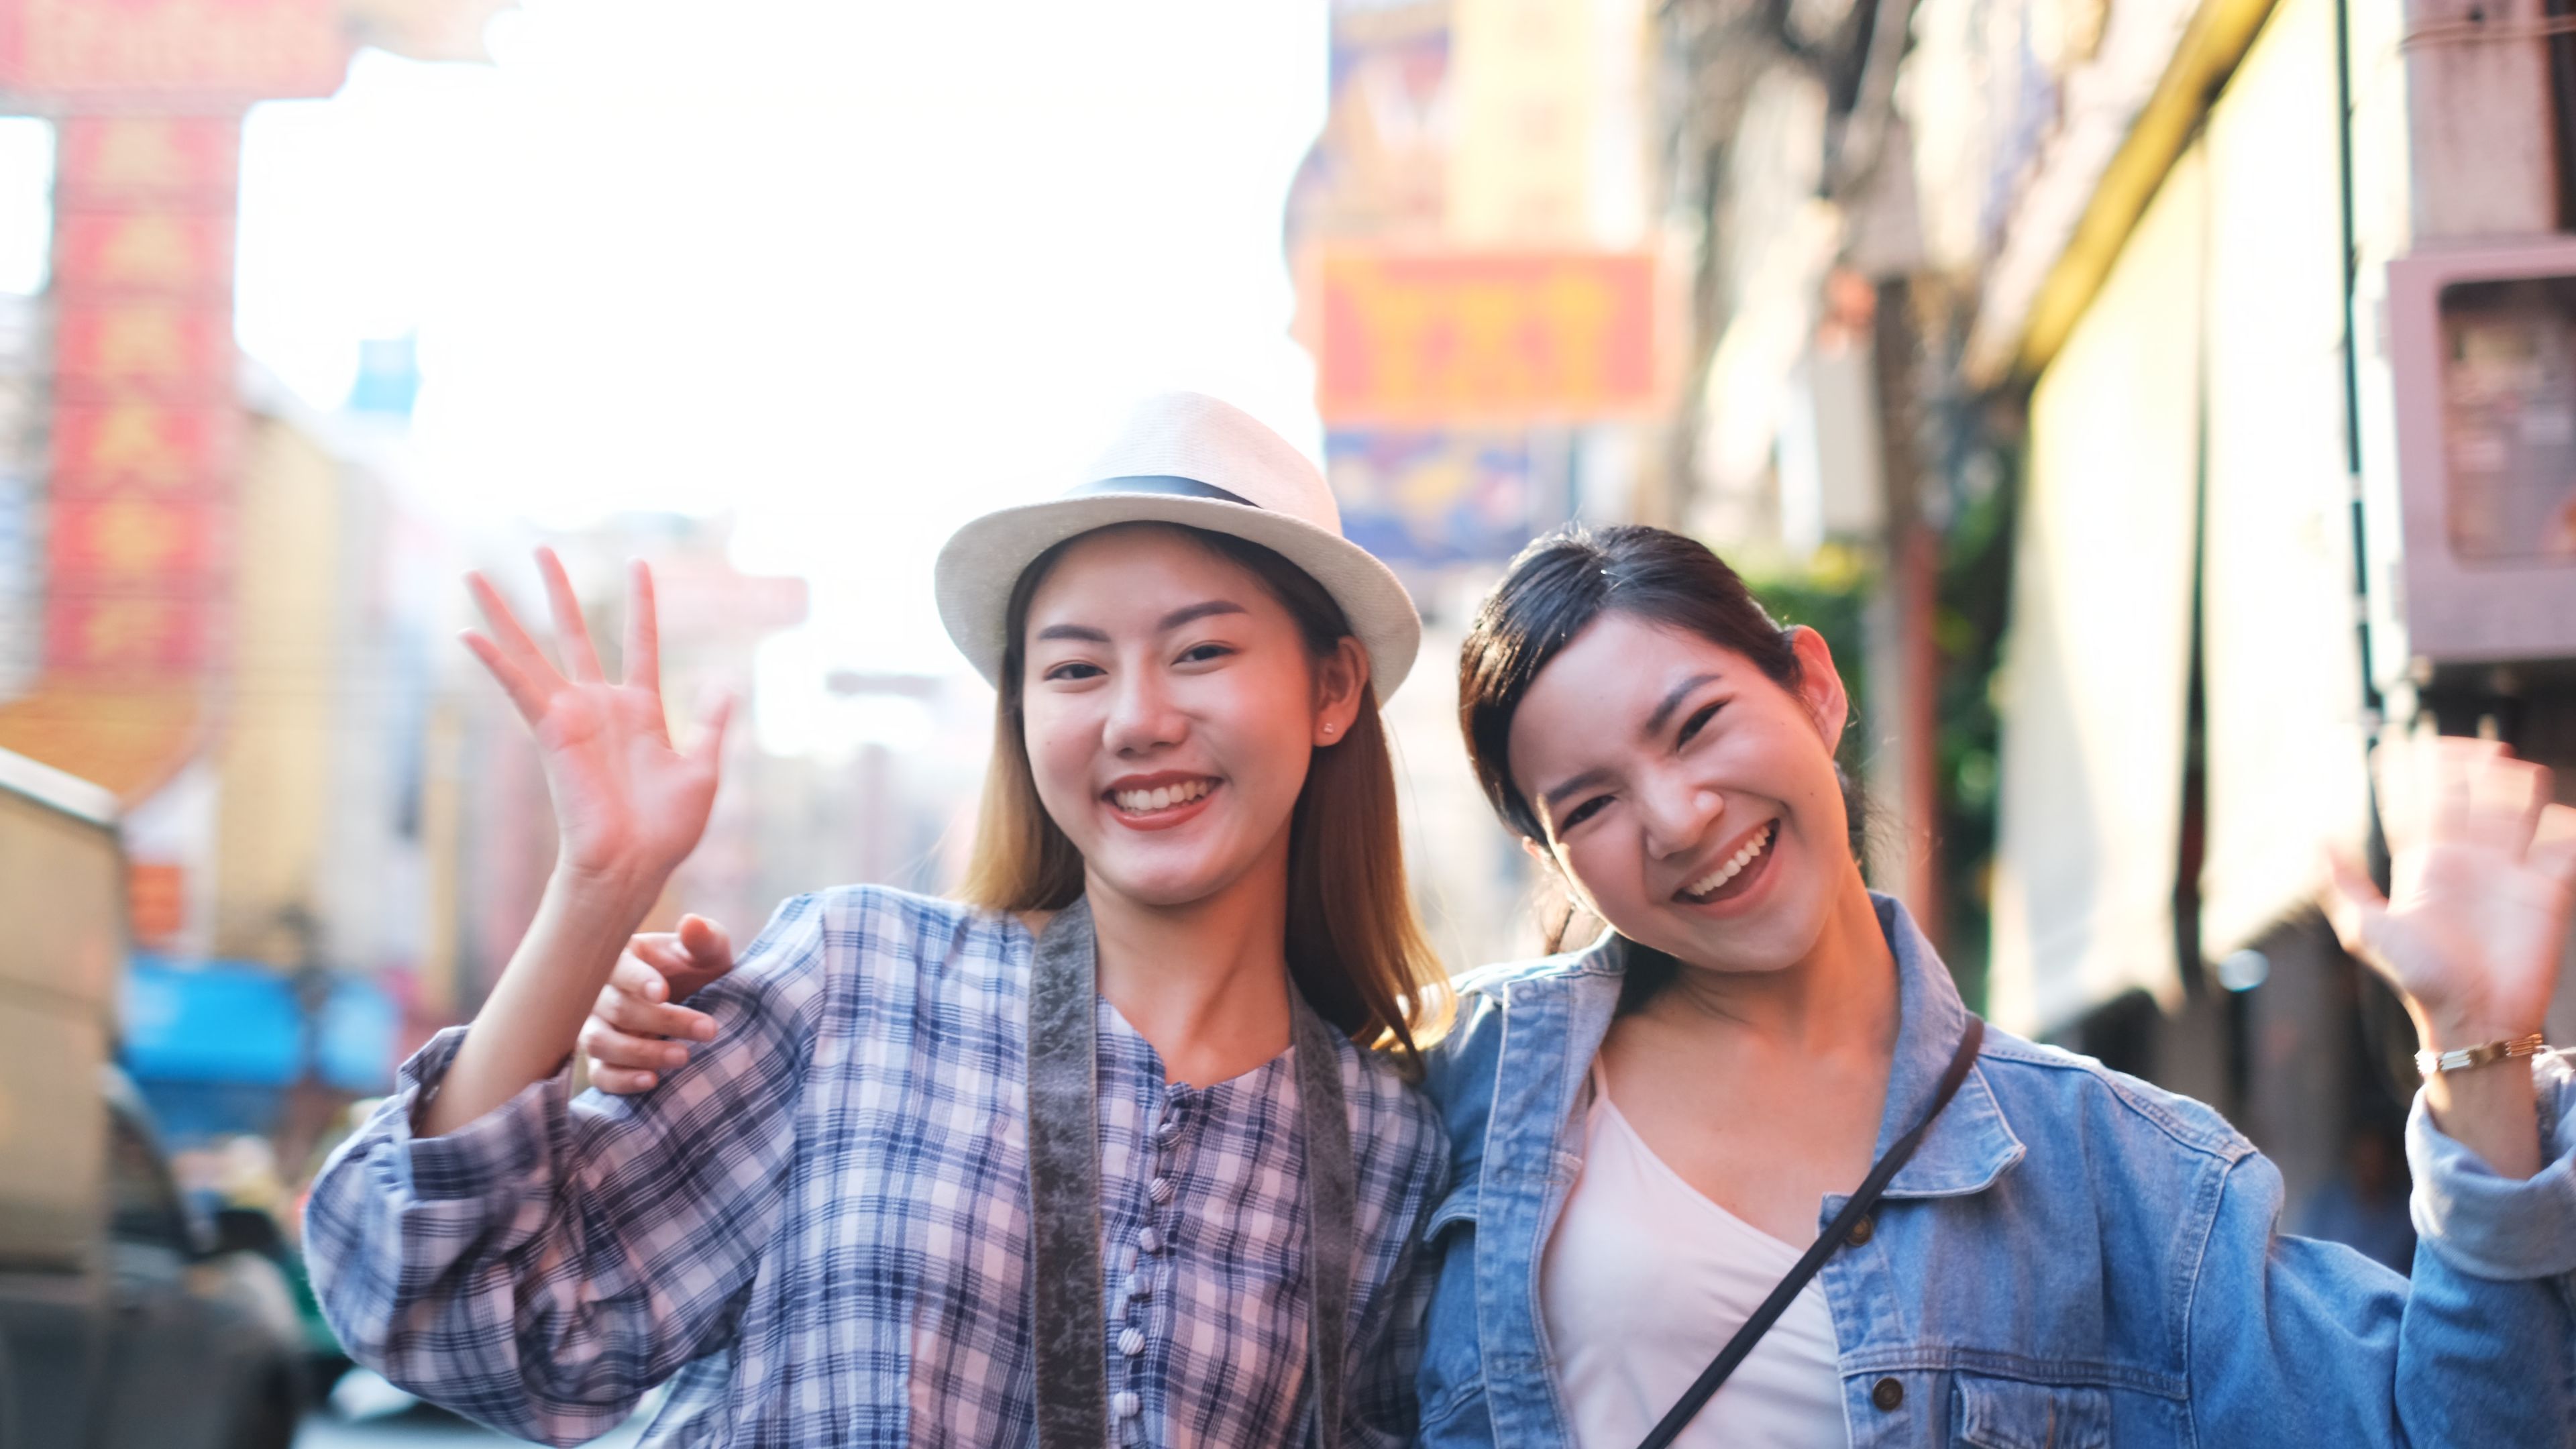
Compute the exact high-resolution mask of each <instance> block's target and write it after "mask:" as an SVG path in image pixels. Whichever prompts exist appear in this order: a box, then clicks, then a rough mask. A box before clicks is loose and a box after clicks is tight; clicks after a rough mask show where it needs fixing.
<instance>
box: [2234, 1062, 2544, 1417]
mask: <svg viewBox="0 0 2576 1449" xmlns="http://www.w3.org/2000/svg"><path fill="white" fill-rule="evenodd" d="M2535 1071H2536V1073H2537V1074H2538V1076H2539V1079H2540V1081H2539V1085H2540V1088H2541V1116H2542V1123H2543V1135H2544V1141H2545V1143H2546V1145H2547V1147H2548V1149H2549V1151H2548V1156H2549V1158H2550V1161H2549V1163H2548V1165H2547V1166H2545V1167H2543V1168H2542V1169H2541V1171H2540V1173H2539V1174H2538V1175H2537V1176H2535V1177H2533V1178H2531V1179H2529V1180H2527V1181H2523V1182H2513V1181H2509V1180H2507V1179H2505V1178H2503V1177H2500V1176H2498V1175H2497V1174H2496V1173H2494V1172H2493V1171H2492V1170H2490V1169H2489V1168H2488V1167H2487V1166H2486V1165H2485V1164H2484V1163H2483V1162H2481V1161H2479V1159H2478V1158H2477V1156H2476V1155H2475V1154H2474V1153H2472V1152H2470V1151H2469V1150H2468V1149H2467V1148H2465V1147H2463V1146H2461V1145H2460V1144H2459V1143H2458V1142H2456V1141H2453V1140H2452V1139H2451V1138H2449V1137H2447V1136H2445V1135H2444V1134H2443V1133H2442V1132H2441V1130H2440V1129H2439V1128H2437V1127H2435V1126H2434V1125H2433V1123H2432V1120H2431V1118H2430V1117H2429V1116H2428V1115H2427V1114H2426V1112H2425V1110H2424V1107H2423V1104H2422V1102H2421V1100H2420V1099H2419V1100H2418V1102H2417V1104H2416V1107H2415V1111H2414V1115H2413V1117H2412V1119H2411V1120H2410V1121H2409V1122H2408V1124H2407V1155H2408V1158H2409V1161H2410V1164H2411V1165H2412V1167H2413V1169H2414V1172H2415V1180H2416V1187H2415V1201H2414V1214H2415V1221H2416V1227H2417V1231H2418V1233H2419V1235H2420V1236H2419V1241H2418V1246H2417V1249H2416V1254H2415V1265H2414V1275H2413V1278H2412V1279H2411V1280H2408V1279H2401V1278H2399V1277H2398V1276H2397V1275H2395V1274H2394V1273H2390V1272H2388V1271H2386V1270H2385V1269H2383V1268H2380V1267H2379V1266H2378V1265H2376V1264H2374V1263H2371V1262H2369V1261H2368V1260H2366V1259H2364V1258H2363V1257H2362V1256H2361V1255H2360V1254H2358V1253H2355V1252H2352V1251H2351V1250H2349V1249H2346V1248H2343V1247H2341V1246H2340V1245H2336V1244H2329V1243H2320V1242H2314V1241H2311V1240H2308V1239H2305V1238H2294V1237H2285V1236H2281V1235H2280V1234H2279V1233H2278V1232H2277V1225H2278V1222H2279V1218H2280V1211H2281V1199H2282V1193H2281V1180H2280V1175H2279V1173H2278V1172H2277V1171H2275V1170H2274V1169H2273V1167H2272V1165H2271V1163H2270V1162H2269V1161H2267V1160H2265V1159H2264V1158H2262V1157H2260V1156H2257V1155H2251V1154H2249V1155H2248V1156H2246V1157H2245V1158H2243V1159H2241V1160H2239V1161H2238V1162H2236V1163H2235V1164H2234V1165H2233V1167H2232V1168H2231V1169H2230V1171H2229V1173H2228V1176H2227V1178H2226V1180H2225V1183H2224V1186H2223V1188H2222V1189H2221V1198H2220V1202H2219V1209H2218V1212H2217V1214H2216V1217H2215V1219H2214V1221H2213V1222H2212V1224H2211V1229H2210V1238H2209V1242H2208V1244H2207V1247H2206V1249H2205V1253H2204V1258H2203V1261H2202V1264H2201V1266H2200V1271H2199V1272H2198V1274H2197V1275H2196V1278H2197V1282H2198V1285H2199V1288H2198V1291H2197V1292H2196V1293H2195V1294H2194V1296H2193V1300H2192V1303H2193V1307H2192V1310H2191V1323H2190V1339H2189V1343H2190V1354H2191V1375H2190V1377H2191V1384H2192V1395H2191V1397H2192V1403H2191V1412H2192V1417H2193V1420H2194V1422H2195V1428H2196V1429H2197V1431H2198V1438H2199V1440H2200V1442H2201V1443H2204V1444H2246V1443H2258V1442H2262V1439H2261V1437H2260V1436H2265V1435H2297V1436H2298V1437H2299V1439H2300V1440H2301V1441H2303V1442H2307V1443H2316V1444H2328V1443H2331V1444H2336V1445H2346V1444H2350V1445H2392V1446H2394V1445H2436V1444H2497V1445H2502V1444H2516V1445H2522V1444H2529V1445H2543V1444H2566V1443H2571V1442H2576V1394H2572V1393H2571V1371H2576V1326H2571V1319H2570V1302H2571V1300H2570V1292H2571V1289H2576V1279H2571V1277H2570V1270H2571V1269H2576V1121H2571V1119H2570V1114H2569V1110H2568V1109H2569V1107H2570V1105H2571V1103H2570V1095H2571V1093H2570V1085H2569V1076H2568V1072H2567V1070H2566V1068H2565V1067H2564V1065H2562V1064H2560V1063H2558V1062H2555V1061H2544V1062H2542V1063H2541V1064H2539V1065H2537V1066H2536V1067H2535ZM2219 1285H2231V1288H2232V1290H2233V1291H2226V1290H2220V1289H2219ZM2234 1285H2241V1287H2240V1286H2234Z"/></svg>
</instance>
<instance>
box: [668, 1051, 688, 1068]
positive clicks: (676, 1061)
mask: <svg viewBox="0 0 2576 1449" xmlns="http://www.w3.org/2000/svg"><path fill="white" fill-rule="evenodd" d="M688 1062H689V1049H688V1048H687V1047H673V1048H671V1049H670V1050H669V1051H666V1052H664V1053H662V1065H664V1066H666V1067H680V1066H686V1065H688Z"/></svg>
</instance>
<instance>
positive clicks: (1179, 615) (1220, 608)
mask: <svg viewBox="0 0 2576 1449" xmlns="http://www.w3.org/2000/svg"><path fill="white" fill-rule="evenodd" d="M1251 612H1252V611H1251V610H1250V609H1247V608H1245V607H1243V606H1242V605H1241V604H1238V603H1235V602H1234V601H1233V600H1231V599H1210V600H1208V601H1207V602H1206V603H1204V604H1192V605H1190V606H1189V607H1188V608H1186V609H1174V610H1173V611H1172V612H1170V613H1168V614H1165V615H1164V616H1163V619H1162V622H1161V623H1159V624H1156V625H1155V626H1154V631H1155V632H1156V633H1158V634H1161V633H1169V632H1171V631H1172V630H1174V629H1177V628H1179V627H1181V626H1182V625H1183V624H1189V623H1195V622H1196V621H1198V620H1200V619H1205V618H1207V617H1209V616H1210V615H1214V614H1249V613H1251Z"/></svg>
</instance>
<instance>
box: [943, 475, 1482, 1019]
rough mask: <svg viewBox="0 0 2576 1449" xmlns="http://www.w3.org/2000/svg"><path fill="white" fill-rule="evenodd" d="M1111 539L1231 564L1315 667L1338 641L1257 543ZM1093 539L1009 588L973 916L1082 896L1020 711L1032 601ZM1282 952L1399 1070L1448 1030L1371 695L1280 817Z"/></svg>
mask: <svg viewBox="0 0 2576 1449" xmlns="http://www.w3.org/2000/svg"><path fill="white" fill-rule="evenodd" d="M1113 527H1117V528H1168V529H1171V530H1173V531H1175V532H1177V533H1180V534H1182V535H1184V536H1186V537H1187V538H1189V539H1190V541H1191V542H1193V543H1196V544H1198V545H1199V546H1200V547H1202V548H1205V549H1207V550H1208V551H1210V552H1212V553H1214V554H1216V555H1217V556H1218V557H1220V558H1223V559H1225V560H1227V561H1229V562H1231V563H1234V564H1237V565H1240V566H1241V567H1242V568H1243V569H1244V570H1245V571H1246V572H1247V573H1250V574H1251V575H1252V576H1253V578H1255V579H1256V580H1258V581H1260V583H1261V585H1262V587H1263V588H1265V589H1267V590H1269V592H1270V594H1271V596H1272V597H1274V598H1276V599H1277V600H1278V601H1279V602H1280V604H1281V605H1282V606H1284V607H1285V608H1286V609H1287V610H1288V614H1289V617H1290V618H1292V619H1294V620H1296V622H1297V630H1298V633H1299V634H1301V635H1302V636H1303V637H1304V640H1305V644H1306V650H1307V653H1308V656H1309V657H1310V658H1311V659H1313V660H1317V661H1321V660H1322V659H1324V658H1325V657H1327V656H1329V655H1330V654H1331V653H1332V652H1333V650H1334V649H1336V648H1337V647H1339V645H1340V644H1341V641H1342V640H1343V639H1345V638H1347V637H1349V636H1350V633H1351V627H1350V623H1349V621H1348V620H1347V619H1346V618H1344V617H1343V614H1342V608H1341V605H1339V604H1337V603H1335V602H1334V601H1333V596H1332V595H1331V594H1330V593H1328V592H1326V591H1325V589H1324V586H1323V585H1321V584H1319V583H1317V582H1315V580H1314V578H1313V577H1312V576H1310V575H1309V574H1307V572H1306V571H1305V570H1304V569H1301V568H1299V567H1297V566H1296V565H1295V564H1292V563H1290V562H1289V561H1288V560H1286V559H1284V558H1282V557H1280V556H1279V555H1278V554H1277V553H1274V552H1272V551H1271V550H1269V549H1267V548H1264V547H1262V546H1261V545H1259V544H1257V543H1251V542H1248V541H1246V540H1244V539H1240V538H1236V537H1234V536H1233V535H1232V534H1225V533H1213V532H1210V531H1208V530H1206V529H1198V528H1188V527H1184V526H1182V525H1179V524H1117V525H1113ZM1105 531H1107V530H1094V531H1093V533H1099V532H1105ZM1092 536H1093V534H1091V533H1086V534H1080V535H1077V536H1076V537H1075V538H1070V539H1066V540H1065V541H1064V542H1062V543H1059V544H1057V545H1055V546H1054V547H1053V548H1050V549H1048V550H1047V551H1046V552H1045V553H1042V554H1040V555H1038V556H1037V558H1036V559H1035V560H1034V561H1032V562H1031V563H1030V564H1029V566H1028V567H1027V568H1025V569H1022V570H1021V571H1020V577H1019V580H1018V581H1017V582H1016V583H1014V584H1013V585H1012V586H1011V599H1010V605H1009V609H1008V611H1007V612H1006V614H1005V615H1004V622H1003V628H1004V629H1005V630H1007V631H1008V632H1007V633H1006V634H1005V635H1004V642H1003V648H1002V669H1001V684H1000V691H999V697H998V698H997V699H996V700H995V701H994V706H993V759H992V763H991V765H990V766H989V767H988V768H987V769H986V770H985V774H984V799H983V805H982V807H981V813H980V816H979V818H978V820H977V823H976V829H975V848H974V852H973V855H972V858H971V859H970V860H969V861H968V863H967V867H966V883H965V885H964V887H963V888H962V889H961V890H960V891H959V895H960V896H961V897H962V898H963V899H965V900H967V901H970V902H972V903H974V904H976V905H980V906H987V907H990V908H992V909H995V910H1005V911H1053V910H1061V909H1063V908H1064V907H1066V906H1069V905H1071V904H1073V902H1074V901H1075V900H1077V899H1078V898H1080V896H1081V895H1082V890H1083V871H1082V853H1081V852H1080V851H1078V850H1076V849H1074V845H1073V842H1072V840H1070V839H1069V838H1067V837H1066V835H1065V833H1064V831H1063V830H1061V829H1059V828H1058V827H1057V825H1056V823H1055V821H1054V819H1053V818H1052V817H1050V816H1049V815H1048V814H1047V813H1046V807H1045V805H1044V804H1043V803H1042V802H1040V800H1039V799H1038V792H1037V779H1036V776H1035V775H1034V774H1033V773H1032V772H1031V770H1030V767H1029V749H1028V734H1027V726H1028V722H1027V716H1026V713H1025V712H1024V710H1023V708H1022V705H1021V699H1022V686H1023V680H1022V675H1023V674H1024V672H1025V671H1026V669H1027V665H1028V650H1027V633H1028V618H1029V603H1030V600H1031V599H1032V598H1034V597H1035V596H1036V594H1037V591H1038V586H1039V585H1040V584H1042V583H1044V582H1045V581H1046V577H1047V575H1048V574H1049V573H1050V572H1052V571H1053V570H1054V568H1055V566H1056V564H1057V563H1058V562H1059V561H1060V560H1062V559H1063V557H1064V553H1065V550H1066V549H1068V548H1070V547H1072V546H1073V544H1075V543H1076V542H1079V541H1080V540H1081V539H1084V538H1089V537H1092ZM1287 955H1288V971H1289V974H1290V975H1291V976H1292V977H1294V978H1295V980H1296V982H1297V989H1298V991H1299V992H1301V993H1303V994H1304V996H1305V998H1306V1000H1307V1002H1308V1003H1309V1004H1311V1005H1312V1006H1313V1007H1314V1008H1315V1010H1316V1012H1317V1013H1318V1014H1320V1015H1321V1016H1322V1017H1323V1018H1324V1019H1325V1020H1326V1021H1329V1022H1331V1023H1332V1024H1333V1025H1334V1026H1336V1027H1338V1028H1340V1029H1341V1030H1343V1031H1345V1032H1348V1033H1349V1034H1350V1036H1351V1039H1352V1040H1353V1041H1356V1042H1358V1043H1360V1044H1361V1045H1363V1046H1371V1047H1393V1048H1394V1049H1396V1050H1397V1051H1398V1052H1399V1053H1400V1054H1401V1055H1402V1057H1403V1059H1404V1062H1405V1064H1406V1065H1407V1066H1408V1068H1410V1067H1414V1066H1418V1065H1419V1061H1420V1055H1421V1049H1422V1048H1423V1047H1425V1046H1428V1045H1429V1044H1430V1043H1431V1042H1432V1041H1433V1040H1434V1039H1436V1038H1437V1037H1438V1036H1439V1034H1440V1031H1441V1029H1442V1028H1443V1027H1445V1026H1446V1024H1447V1021H1448V1016H1449V1012H1450V1010H1451V1007H1452V1002H1451V1000H1450V997H1449V992H1448V986H1447V979H1448V978H1447V975H1446V973H1444V972H1442V971H1441V969H1440V967H1439V962H1438V958H1436V957H1435V956H1433V955H1432V953H1431V947H1430V945H1429V943H1428V942H1427V941H1426V940H1425V939H1424V937H1423V934H1422V926H1421V923H1420V922H1419V921H1418V920H1416V919H1415V917H1414V914H1413V899H1412V896H1411V894H1410V893H1409V891H1408V890H1407V888H1406V884H1405V877H1404V843H1403V839H1402V836H1401V834H1400V833H1399V831H1398V829H1397V823H1396V797H1395V764H1394V761H1393V759H1392V758H1391V757H1390V756H1389V754H1388V751H1387V743H1386V730H1385V726H1384V725H1383V724H1382V723H1381V722H1380V721H1379V719H1378V707H1377V689H1376V686H1375V684H1374V683H1372V684H1371V686H1370V687H1369V688H1368V689H1367V690H1366V691H1364V692H1363V694H1362V697H1361V700H1360V708H1359V713H1358V715H1357V716H1355V717H1354V718H1353V719H1352V721H1351V727H1350V729H1349V730H1348V732H1346V733H1345V735H1344V736H1343V738H1342V741H1341V742H1340V743H1339V744H1336V745H1332V746H1329V747H1326V748H1322V749H1318V750H1316V751H1315V754H1314V758H1313V761H1312V763H1311V764H1310V765H1309V766H1308V768H1307V773H1306V785H1305V788H1304V789H1303V790H1301V791H1299V792H1298V795H1297V805H1296V809H1295V811H1294V813H1293V814H1292V815H1291V816H1290V817H1289V826H1288V941H1287Z"/></svg>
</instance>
